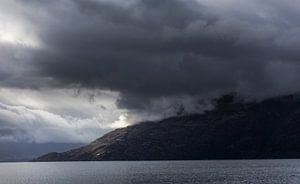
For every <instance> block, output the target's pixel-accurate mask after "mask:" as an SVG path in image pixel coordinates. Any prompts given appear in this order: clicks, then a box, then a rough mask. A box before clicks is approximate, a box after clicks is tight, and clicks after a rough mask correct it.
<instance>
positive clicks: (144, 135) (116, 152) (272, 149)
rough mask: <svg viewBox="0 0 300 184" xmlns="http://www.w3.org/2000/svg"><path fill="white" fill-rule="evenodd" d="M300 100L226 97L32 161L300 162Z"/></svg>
mask: <svg viewBox="0 0 300 184" xmlns="http://www.w3.org/2000/svg"><path fill="white" fill-rule="evenodd" d="M298 142H300V98H299V97H298V96H297V95H289V96H284V97H276V98H271V99H267V100H263V101H261V102H242V101H241V102H236V101H234V97H233V96H232V95H227V96H223V97H222V98H220V99H218V100H217V101H216V108H215V109H214V110H210V111H207V112H205V113H203V114H193V115H185V116H176V117H170V118H167V119H164V120H160V121H153V122H143V123H139V124H135V125H132V126H129V127H126V128H121V129H116V130H114V131H112V132H109V133H107V134H105V135H104V136H102V137H101V138H99V139H97V140H95V141H93V142H92V143H90V144H88V145H86V146H83V147H80V148H77V149H73V150H70V151H67V152H63V153H49V154H46V155H43V156H41V157H39V158H37V159H35V160H34V161H104V160H203V159H260V158H300V144H298Z"/></svg>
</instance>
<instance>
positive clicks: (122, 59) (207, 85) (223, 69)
mask: <svg viewBox="0 0 300 184" xmlns="http://www.w3.org/2000/svg"><path fill="white" fill-rule="evenodd" d="M0 9H1V11H0V12H1V13H0V18H1V19H2V20H4V21H3V22H4V23H3V24H0V28H1V29H2V30H3V31H1V33H0V48H1V49H0V56H1V59H0V64H1V68H0V85H1V86H2V87H5V88H19V89H31V90H37V91H39V90H41V89H45V88H47V89H61V88H63V89H87V90H90V91H96V90H108V91H113V92H115V93H118V96H117V97H116V98H118V100H117V105H118V106H117V107H115V108H116V109H118V108H122V109H123V110H125V111H126V112H127V113H130V112H131V113H137V112H138V113H139V114H142V117H143V118H145V117H147V116H156V115H158V114H163V113H169V112H168V111H169V110H168V109H170V107H171V108H172V107H174V106H176V105H178V104H184V106H185V107H186V108H187V109H189V110H190V111H191V112H200V111H201V109H202V108H203V103H202V102H199V99H205V98H208V97H212V96H215V95H218V94H221V93H225V92H230V91H237V92H239V93H240V94H241V95H244V96H247V97H254V98H257V97H268V96H274V95H282V94H287V93H294V92H297V91H299V89H300V85H298V81H299V79H300V65H299V59H300V54H299V53H300V50H299V49H300V47H299V46H300V39H299V38H300V26H299V22H300V21H299V19H300V18H299V17H300V15H299V14H300V11H299V10H300V3H299V2H298V1H296V0H286V1H279V0H264V1H263V0H253V1H244V0H242V1H240V0H214V1H209V0H189V1H188V0H168V1H162V0H130V1H126V2H124V1H121V0H114V1H108V0H54V1H36V0H30V1H28V0H16V1H9V2H6V1H4V2H1V8H0ZM2 10H3V11H2ZM93 95H94V94H92V96H93ZM204 104H205V106H209V105H207V104H206V103H204ZM2 107H3V106H2ZM199 109H200V110H199ZM63 112H65V111H63V110H62V111H61V113H60V112H59V111H55V113H58V114H63ZM91 117H92V116H91ZM93 117H94V116H93ZM119 117H121V114H118V115H117V116H116V117H115V118H117V119H118V118H119ZM124 117H125V115H124V116H122V117H121V119H122V118H124ZM143 118H136V117H135V118H134V119H135V120H136V119H143ZM45 124H47V123H45ZM61 124H62V125H63V124H64V123H63V122H62V123H61ZM5 133H6V132H5V131H4V130H3V134H5Z"/></svg>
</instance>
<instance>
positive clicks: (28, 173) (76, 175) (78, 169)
mask: <svg viewBox="0 0 300 184" xmlns="http://www.w3.org/2000/svg"><path fill="white" fill-rule="evenodd" d="M0 183H1V184H102V183H103V184H146V183H147V184H148V183H151V184H177V183H178V184H182V183H187V184H190V183H205V184H235V183H247V184H250V183H253V184H254V183H255V184H277V183H278V184H285V183H286V184H287V183H288V184H294V183H295V184H299V183H300V160H252V161H155V162H57V163H54V162H53V163H1V164H0Z"/></svg>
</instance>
